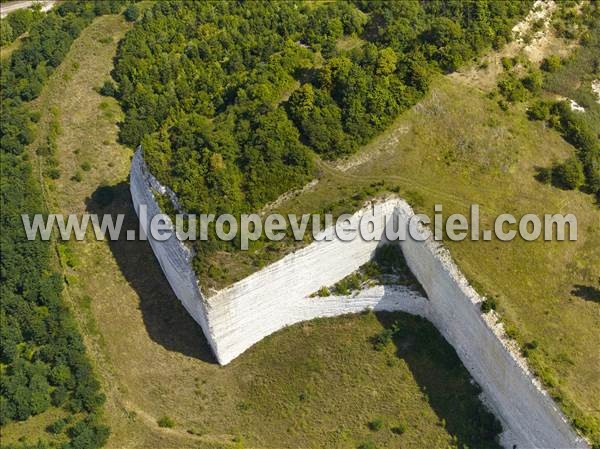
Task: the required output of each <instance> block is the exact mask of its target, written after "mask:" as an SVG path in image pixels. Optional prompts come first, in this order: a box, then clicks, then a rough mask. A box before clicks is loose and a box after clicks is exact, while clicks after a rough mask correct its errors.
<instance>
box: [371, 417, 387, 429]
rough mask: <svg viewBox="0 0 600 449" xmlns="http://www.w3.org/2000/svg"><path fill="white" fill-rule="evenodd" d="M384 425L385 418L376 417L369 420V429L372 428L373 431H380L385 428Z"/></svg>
mask: <svg viewBox="0 0 600 449" xmlns="http://www.w3.org/2000/svg"><path fill="white" fill-rule="evenodd" d="M383 425H384V422H383V419H381V418H376V419H374V420H373V421H370V422H369V430H372V431H373V432H379V431H380V430H381V429H383Z"/></svg>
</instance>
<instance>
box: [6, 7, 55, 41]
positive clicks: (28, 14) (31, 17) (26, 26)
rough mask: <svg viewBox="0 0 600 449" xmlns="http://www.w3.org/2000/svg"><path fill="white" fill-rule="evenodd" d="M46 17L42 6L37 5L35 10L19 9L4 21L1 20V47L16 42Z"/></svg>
mask: <svg viewBox="0 0 600 449" xmlns="http://www.w3.org/2000/svg"><path fill="white" fill-rule="evenodd" d="M44 15H45V14H44V13H43V12H42V11H41V5H36V6H35V7H34V8H23V9H18V10H17V11H15V12H12V13H10V14H8V15H7V16H6V17H5V18H4V19H0V45H6V44H10V43H11V42H14V41H15V39H17V38H18V37H19V36H21V35H22V34H23V33H25V32H27V31H29V30H30V29H31V27H32V26H33V25H34V24H36V23H37V22H39V21H40V20H42V18H43V17H44Z"/></svg>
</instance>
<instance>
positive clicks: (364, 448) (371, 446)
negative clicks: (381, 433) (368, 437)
mask: <svg viewBox="0 0 600 449" xmlns="http://www.w3.org/2000/svg"><path fill="white" fill-rule="evenodd" d="M357 449H377V446H375V443H373V442H372V441H365V442H364V443H361V444H359V445H358V446H357Z"/></svg>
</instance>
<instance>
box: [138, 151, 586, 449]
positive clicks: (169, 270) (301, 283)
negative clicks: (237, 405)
mask: <svg viewBox="0 0 600 449" xmlns="http://www.w3.org/2000/svg"><path fill="white" fill-rule="evenodd" d="M153 190H154V191H160V192H164V188H163V187H162V186H160V184H159V183H158V182H157V181H156V179H155V178H154V177H153V176H152V174H151V173H149V172H148V170H147V168H146V165H145V163H144V160H143V156H142V152H141V150H138V151H137V152H136V154H135V156H134V158H133V162H132V168H131V194H132V198H133V203H134V206H135V209H136V212H138V215H139V206H140V204H146V205H147V207H148V216H146V217H140V221H141V225H142V227H144V228H147V227H148V225H149V222H150V217H152V215H153V214H156V213H160V210H159V207H158V204H157V202H156V200H155V198H154V194H153ZM380 206H381V208H380V209H379V211H380V213H381V214H382V215H385V216H393V217H394V219H395V220H398V221H399V223H401V224H402V225H403V226H406V225H407V223H408V220H409V219H410V218H411V217H412V216H413V215H414V213H413V211H412V209H411V207H410V206H409V205H408V204H407V203H406V202H404V201H402V200H399V199H389V200H387V201H385V202H383V203H382V204H380ZM366 213H369V209H368V208H365V209H362V210H360V211H358V212H357V213H356V214H354V216H353V218H352V221H353V222H354V223H356V222H358V219H359V218H360V217H361V216H362V215H363V214H366ZM384 227H385V223H383V221H381V223H380V224H379V225H378V224H377V223H376V229H375V231H376V232H379V233H380V235H381V234H383V232H384ZM333 231H334V230H333V229H328V230H326V231H324V233H323V234H322V235H321V237H324V236H326V235H330V234H332V233H333ZM419 232H420V236H421V238H422V240H421V241H419V240H415V239H408V240H406V241H403V242H400V247H401V248H402V251H403V253H404V257H405V259H406V261H407V264H408V266H409V267H410V269H411V270H412V272H413V273H414V275H415V276H416V278H417V279H418V280H419V282H420V283H421V285H422V286H423V288H424V289H425V291H426V293H427V296H428V299H426V298H423V297H422V296H420V295H419V294H417V293H415V292H414V291H413V290H410V289H408V288H402V287H390V286H377V287H372V288H368V289H366V290H363V291H362V292H360V293H359V294H358V295H356V296H352V297H336V296H331V297H326V298H310V295H311V294H312V293H313V292H315V291H317V290H318V289H319V288H320V287H322V286H326V285H332V284H334V283H335V282H337V281H338V280H340V279H341V278H343V277H345V276H347V275H348V274H350V273H352V272H353V271H355V270H356V269H357V268H358V267H360V266H361V265H363V264H364V263H365V262H367V261H369V260H370V259H371V258H372V256H373V253H374V251H375V249H376V247H377V244H378V242H377V241H364V240H362V239H360V238H357V239H354V240H352V241H349V242H343V241H340V240H337V239H334V240H332V241H326V240H323V241H316V242H314V243H312V244H310V245H308V246H307V247H305V248H303V249H300V250H298V251H296V252H294V253H293V254H289V255H287V256H285V257H284V258H282V259H281V260H279V261H277V262H275V263H273V264H272V265H270V266H268V267H266V268H264V269H262V270H260V271H258V272H256V273H254V274H252V275H250V276H248V277H247V278H245V279H243V280H241V281H239V282H237V283H235V284H233V285H232V286H230V287H228V288H225V289H223V290H220V291H218V292H217V293H216V294H214V295H212V296H211V297H210V298H207V297H205V296H203V295H202V293H201V290H200V287H199V284H198V281H197V279H196V277H195V274H194V272H193V270H192V268H191V264H190V260H191V257H192V254H191V253H190V251H189V250H188V249H187V247H186V246H185V245H184V244H182V243H181V242H180V241H179V240H178V239H177V238H176V237H174V236H172V237H171V238H170V239H168V240H167V241H164V242H158V241H154V240H152V239H150V244H151V246H152V249H153V251H154V253H155V255H156V258H157V259H158V261H159V263H160V265H161V267H162V269H163V271H164V273H165V276H166V278H167V279H168V281H169V284H170V285H171V287H172V288H173V291H174V292H175V294H176V295H177V297H178V298H179V299H180V300H181V302H182V303H183V305H184V306H185V308H186V309H187V310H188V312H189V313H190V314H191V315H192V317H193V318H194V319H195V320H196V321H197V322H198V323H199V324H200V326H201V327H202V330H203V331H204V334H205V335H206V338H207V340H208V342H209V344H210V345H211V347H212V349H213V351H214V354H215V356H216V358H217V360H218V361H219V363H221V364H227V363H229V362H230V361H231V360H232V359H234V358H235V357H237V356H238V355H239V354H241V353H242V352H244V351H245V350H246V349H248V348H249V347H250V346H252V345H253V344H255V343H256V342H258V341H260V340H261V339H262V338H264V337H265V336H267V335H269V334H271V333H273V332H276V331H277V330H279V329H281V328H283V327H285V326H288V325H291V324H294V323H297V322H300V321H305V320H310V319H313V318H317V317H330V316H336V315H342V314H348V313H356V312H360V311H363V310H365V309H367V308H372V309H375V310H385V311H404V312H408V313H412V314H416V315H420V316H423V317H425V318H427V319H429V320H430V321H431V322H432V323H433V324H434V325H435V326H436V327H437V329H438V330H439V331H440V333H441V334H442V335H443V336H444V338H446V340H447V341H448V342H449V343H450V344H451V345H452V346H453V347H454V348H455V350H456V352H457V354H458V356H459V357H460V359H461V361H462V362H463V364H464V366H465V367H466V368H467V369H468V370H469V372H470V373H471V375H472V377H473V378H474V379H475V381H476V382H477V383H478V384H479V385H480V386H481V388H482V391H483V395H484V400H485V402H486V404H487V405H488V406H489V407H490V408H491V409H492V411H493V412H494V413H495V414H496V416H498V418H499V419H500V420H501V422H502V423H503V427H504V429H505V431H504V433H503V435H502V444H503V445H504V446H505V447H507V448H509V449H511V448H513V447H514V445H517V447H518V449H533V448H536V449H541V448H553V449H559V448H563V449H565V448H587V447H588V445H587V444H586V442H585V441H584V440H582V439H580V438H578V437H577V435H576V434H575V432H574V431H573V430H572V429H571V427H570V426H569V424H568V422H567V420H566V419H565V417H564V416H563V414H562V413H561V412H560V410H558V408H557V407H556V405H555V403H554V402H553V401H552V399H551V398H550V397H549V396H548V394H547V392H545V391H544V389H543V388H542V387H541V385H540V384H539V382H538V381H537V380H536V379H535V377H534V376H533V375H532V374H531V372H530V371H529V370H528V368H527V364H526V362H525V360H524V359H523V358H522V357H521V356H520V354H519V353H518V350H517V349H516V348H515V346H514V344H511V342H510V341H509V340H508V339H507V338H506V336H505V334H504V331H503V329H502V325H501V324H498V323H497V320H496V319H495V318H494V314H493V313H490V314H487V315H484V314H482V312H481V309H480V303H481V301H482V298H481V297H480V296H479V295H478V294H477V292H475V290H473V288H471V287H470V286H469V284H468V282H467V281H466V279H465V278H464V276H463V275H462V274H461V273H460V271H459V270H458V268H457V267H456V265H455V264H454V263H453V261H452V259H451V257H450V255H449V253H448V251H447V250H446V249H444V248H443V247H441V246H440V245H439V244H438V243H437V242H435V241H433V239H432V238H431V235H430V232H429V230H428V229H427V228H423V227H422V228H420V230H419Z"/></svg>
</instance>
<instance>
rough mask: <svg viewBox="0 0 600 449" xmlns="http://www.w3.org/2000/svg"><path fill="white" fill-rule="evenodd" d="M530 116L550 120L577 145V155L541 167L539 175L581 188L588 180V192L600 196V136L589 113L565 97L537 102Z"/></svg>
mask: <svg viewBox="0 0 600 449" xmlns="http://www.w3.org/2000/svg"><path fill="white" fill-rule="evenodd" d="M529 116H530V118H532V119H537V120H544V119H545V120H547V121H548V123H549V124H550V125H552V126H554V127H555V128H556V129H557V130H558V131H559V132H560V133H561V134H562V135H563V137H564V138H565V140H567V141H568V142H569V143H570V144H572V145H573V146H574V147H575V148H576V149H577V155H576V157H571V158H569V159H567V160H566V161H564V162H560V163H555V164H554V165H553V166H552V168H550V169H544V170H542V171H541V172H540V173H539V175H538V179H540V180H541V181H543V182H549V181H551V182H552V183H553V184H554V185H556V186H559V187H562V188H564V189H578V188H580V187H582V186H584V184H585V187H586V189H587V190H588V191H589V192H591V193H594V194H596V195H597V196H599V197H600V140H599V139H598V135H597V133H596V132H595V131H594V129H593V128H592V126H591V125H590V122H589V121H588V120H586V117H584V116H582V114H581V113H578V112H575V111H573V110H572V109H571V106H570V104H569V103H568V102H566V101H561V102H557V103H554V104H553V105H552V106H551V107H548V106H547V105H546V104H544V103H537V104H536V105H534V107H533V109H530V111H529Z"/></svg>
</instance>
